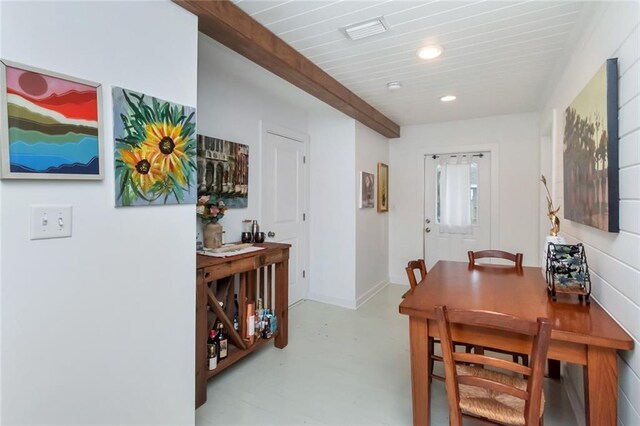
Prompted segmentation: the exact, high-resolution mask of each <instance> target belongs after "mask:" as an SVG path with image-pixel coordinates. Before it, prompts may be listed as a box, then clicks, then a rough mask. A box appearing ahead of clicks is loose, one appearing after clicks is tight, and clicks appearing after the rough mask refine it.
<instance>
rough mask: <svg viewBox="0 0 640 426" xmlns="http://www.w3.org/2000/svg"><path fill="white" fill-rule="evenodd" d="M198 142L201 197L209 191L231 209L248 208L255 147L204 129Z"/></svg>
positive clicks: (198, 181)
mask: <svg viewBox="0 0 640 426" xmlns="http://www.w3.org/2000/svg"><path fill="white" fill-rule="evenodd" d="M196 143H197V149H196V161H197V165H198V167H197V174H198V178H197V185H198V198H200V197H202V196H206V195H208V196H210V197H212V199H213V200H217V201H222V202H223V203H224V204H225V205H226V206H227V208H229V209H244V208H247V207H248V206H249V152H250V148H251V147H250V146H249V145H247V144H242V143H239V142H233V141H230V140H226V139H222V138H215V137H213V136H207V135H203V134H201V133H198V134H197V135H196Z"/></svg>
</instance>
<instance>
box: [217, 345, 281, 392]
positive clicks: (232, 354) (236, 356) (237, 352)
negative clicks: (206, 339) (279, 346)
mask: <svg viewBox="0 0 640 426" xmlns="http://www.w3.org/2000/svg"><path fill="white" fill-rule="evenodd" d="M277 335H278V333H276V334H275V335H274V336H272V337H271V338H269V339H259V340H258V341H257V342H255V343H254V344H253V345H251V346H249V347H248V348H246V349H240V348H236V347H235V346H233V345H231V344H229V355H228V356H227V358H226V359H223V360H221V361H220V362H219V363H218V366H217V367H216V369H215V370H209V371H207V380H209V379H210V378H212V377H213V376H215V375H217V374H220V373H221V372H222V371H224V370H225V369H226V368H227V367H230V366H231V365H233V364H235V363H236V362H238V361H240V360H241V359H242V358H244V357H246V356H247V355H249V354H251V353H252V352H253V351H255V350H256V349H260V348H261V347H263V346H266V345H267V344H269V343H271V341H273V340H274V339H275V338H276V336H277Z"/></svg>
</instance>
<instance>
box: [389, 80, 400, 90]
mask: <svg viewBox="0 0 640 426" xmlns="http://www.w3.org/2000/svg"><path fill="white" fill-rule="evenodd" d="M387 89H389V90H400V89H402V83H401V82H399V81H390V82H389V83H387Z"/></svg>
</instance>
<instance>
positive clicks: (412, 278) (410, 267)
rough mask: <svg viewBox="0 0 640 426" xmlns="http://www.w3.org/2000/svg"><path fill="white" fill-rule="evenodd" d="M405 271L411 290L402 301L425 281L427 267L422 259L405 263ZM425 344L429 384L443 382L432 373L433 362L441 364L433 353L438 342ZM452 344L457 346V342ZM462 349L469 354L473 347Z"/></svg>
mask: <svg viewBox="0 0 640 426" xmlns="http://www.w3.org/2000/svg"><path fill="white" fill-rule="evenodd" d="M405 271H406V272H407V278H408V279H409V285H410V286H411V288H410V289H409V291H407V292H406V293H405V294H403V295H402V298H403V299H404V297H405V296H406V295H407V294H409V293H411V291H413V289H415V288H416V287H417V286H418V283H420V282H421V281H422V280H424V279H425V277H426V276H427V266H426V265H425V263H424V259H417V260H410V261H409V262H408V263H407V267H406V268H405ZM416 271H420V280H418V279H417V278H416ZM427 344H428V345H429V353H430V354H431V357H430V359H429V362H428V369H429V384H431V382H432V379H436V380H440V381H441V382H444V376H440V375H438V374H435V373H434V372H433V367H434V362H435V361H440V362H442V357H441V356H439V355H435V353H434V349H435V346H436V345H439V344H440V340H438V339H434V338H433V337H429V339H428V342H427ZM454 344H455V345H458V343H457V342H456V343H454ZM464 348H465V350H466V351H468V352H471V350H472V349H473V346H472V345H464Z"/></svg>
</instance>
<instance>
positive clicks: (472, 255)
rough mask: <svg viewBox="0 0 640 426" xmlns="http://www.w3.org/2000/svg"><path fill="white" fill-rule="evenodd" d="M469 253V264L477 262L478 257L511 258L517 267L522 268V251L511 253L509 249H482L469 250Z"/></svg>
mask: <svg viewBox="0 0 640 426" xmlns="http://www.w3.org/2000/svg"><path fill="white" fill-rule="evenodd" d="M467 255H468V256H469V264H470V265H473V264H475V263H476V260H477V259H486V258H493V259H505V260H510V261H512V262H513V263H515V265H516V267H517V268H522V258H523V255H522V253H516V254H513V253H509V252H508V251H502V250H481V251H468V252H467Z"/></svg>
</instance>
